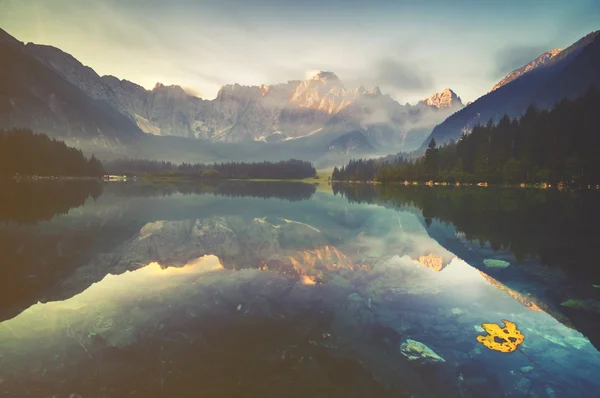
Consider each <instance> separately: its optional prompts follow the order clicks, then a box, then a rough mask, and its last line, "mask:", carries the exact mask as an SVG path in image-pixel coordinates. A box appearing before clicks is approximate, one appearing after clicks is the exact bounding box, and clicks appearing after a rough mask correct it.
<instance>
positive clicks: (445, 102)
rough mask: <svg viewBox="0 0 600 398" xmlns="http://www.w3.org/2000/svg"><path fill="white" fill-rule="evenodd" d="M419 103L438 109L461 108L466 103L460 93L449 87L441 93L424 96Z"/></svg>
mask: <svg viewBox="0 0 600 398" xmlns="http://www.w3.org/2000/svg"><path fill="white" fill-rule="evenodd" d="M419 104H422V105H427V106H430V107H433V108H437V109H448V108H454V109H457V110H458V109H460V108H462V107H463V106H464V105H463V103H462V101H461V99H460V97H459V96H458V95H456V93H455V92H454V91H452V90H450V89H449V88H445V89H443V90H442V91H440V92H439V93H435V94H433V95H432V96H431V97H429V98H424V99H422V100H421V101H419Z"/></svg>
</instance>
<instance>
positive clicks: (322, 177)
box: [139, 169, 333, 192]
mask: <svg viewBox="0 0 600 398" xmlns="http://www.w3.org/2000/svg"><path fill="white" fill-rule="evenodd" d="M332 172H333V169H323V170H318V171H317V175H316V176H315V177H307V178H298V179H274V178H240V179H235V178H231V179H220V180H219V179H216V180H210V182H216V181H256V182H302V183H305V184H313V185H317V187H318V188H317V190H318V191H323V192H331V186H330V185H329V181H328V180H329V177H331V173H332ZM139 179H140V180H141V181H148V182H178V181H188V182H203V180H200V179H197V178H194V177H189V176H183V175H179V176H178V175H172V176H170V175H145V176H141V177H139Z"/></svg>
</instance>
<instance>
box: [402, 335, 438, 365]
mask: <svg viewBox="0 0 600 398" xmlns="http://www.w3.org/2000/svg"><path fill="white" fill-rule="evenodd" d="M400 352H401V353H402V355H404V356H405V357H407V358H408V359H409V360H410V361H420V362H423V363H435V362H446V360H445V359H444V358H442V357H441V356H439V355H438V354H436V353H435V352H434V351H433V350H432V349H431V348H429V347H427V346H426V345H425V344H423V343H421V342H419V341H415V340H411V339H408V340H406V341H405V342H404V343H402V344H401V345H400Z"/></svg>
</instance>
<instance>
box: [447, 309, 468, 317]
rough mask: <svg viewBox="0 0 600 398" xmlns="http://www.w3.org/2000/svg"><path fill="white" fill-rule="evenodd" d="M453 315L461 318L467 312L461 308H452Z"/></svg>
mask: <svg viewBox="0 0 600 398" xmlns="http://www.w3.org/2000/svg"><path fill="white" fill-rule="evenodd" d="M450 312H451V314H452V315H456V316H460V315H464V314H465V311H464V310H462V309H460V308H452V310H451V311H450Z"/></svg>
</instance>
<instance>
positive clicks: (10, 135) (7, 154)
mask: <svg viewBox="0 0 600 398" xmlns="http://www.w3.org/2000/svg"><path fill="white" fill-rule="evenodd" d="M104 173H105V172H104V168H103V166H102V163H100V161H99V160H98V159H96V157H95V156H94V155H92V156H91V157H90V158H89V159H87V158H86V157H85V156H84V155H83V153H82V152H81V150H79V149H75V148H71V147H69V146H67V145H66V144H65V143H64V142H62V141H58V140H56V139H53V138H50V137H48V136H47V135H45V134H36V133H33V132H32V131H31V130H29V129H18V128H16V129H10V130H0V177H15V176H69V177H101V176H103V175H104Z"/></svg>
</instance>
